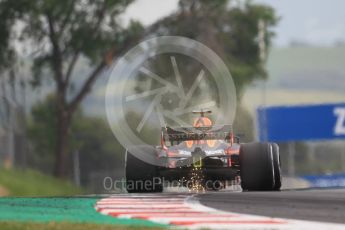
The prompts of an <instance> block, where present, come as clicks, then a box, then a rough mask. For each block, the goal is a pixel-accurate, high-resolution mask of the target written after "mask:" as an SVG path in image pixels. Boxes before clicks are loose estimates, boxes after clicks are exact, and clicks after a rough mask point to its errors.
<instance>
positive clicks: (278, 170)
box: [271, 143, 282, 191]
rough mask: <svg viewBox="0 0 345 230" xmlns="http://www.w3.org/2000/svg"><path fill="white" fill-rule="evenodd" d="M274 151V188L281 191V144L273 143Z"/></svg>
mask: <svg viewBox="0 0 345 230" xmlns="http://www.w3.org/2000/svg"><path fill="white" fill-rule="evenodd" d="M271 146H272V153H273V166H274V180H275V181H274V182H275V184H274V188H273V189H274V190H276V191H279V190H280V187H281V186H282V176H281V163H280V155H279V146H278V145H277V144H276V143H271Z"/></svg>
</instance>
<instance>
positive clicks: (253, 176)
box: [239, 143, 275, 191]
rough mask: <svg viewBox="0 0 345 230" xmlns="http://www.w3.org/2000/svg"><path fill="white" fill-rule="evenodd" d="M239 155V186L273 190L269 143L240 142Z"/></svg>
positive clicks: (256, 189)
mask: <svg viewBox="0 0 345 230" xmlns="http://www.w3.org/2000/svg"><path fill="white" fill-rule="evenodd" d="M239 157H240V175H241V187H242V189H243V190H247V191H270V190H275V174H274V160H273V150H272V145H271V144H269V143H248V144H242V145H241V147H240V154H239Z"/></svg>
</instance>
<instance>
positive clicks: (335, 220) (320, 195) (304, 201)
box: [0, 189, 345, 230]
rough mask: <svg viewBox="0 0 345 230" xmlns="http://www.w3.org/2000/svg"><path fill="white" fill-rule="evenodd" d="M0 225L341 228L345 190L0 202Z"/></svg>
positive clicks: (18, 199)
mask: <svg viewBox="0 0 345 230" xmlns="http://www.w3.org/2000/svg"><path fill="white" fill-rule="evenodd" d="M0 221H15V222H40V223H48V222H71V223H93V224H107V225H109V224H110V225H115V226H118V225H121V226H139V227H146V228H151V227H162V228H173V229H307V228H309V229H313V230H316V229H345V190H344V189H332V190H283V191H281V192H240V191H227V190H225V191H219V192H199V193H195V192H194V193H193V192H185V191H183V192H182V191H178V192H163V193H160V194H159V193H158V194H127V193H124V194H104V195H89V196H80V197H36V198H20V197H13V198H0Z"/></svg>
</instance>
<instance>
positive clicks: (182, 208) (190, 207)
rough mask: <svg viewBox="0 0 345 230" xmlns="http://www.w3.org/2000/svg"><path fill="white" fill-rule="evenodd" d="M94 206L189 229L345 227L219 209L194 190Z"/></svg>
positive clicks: (128, 196) (138, 196)
mask: <svg viewBox="0 0 345 230" xmlns="http://www.w3.org/2000/svg"><path fill="white" fill-rule="evenodd" d="M95 208H96V210H97V211H98V212H100V213H102V214H104V215H110V216H114V217H116V218H127V219H128V218H129V219H130V218H133V219H145V220H148V221H153V222H156V223H161V224H168V225H171V226H173V227H174V228H176V227H181V228H184V229H186V228H188V229H200V228H210V229H306V228H312V229H313V230H318V229H334V230H337V229H345V225H342V224H332V223H322V222H315V221H300V220H292V219H284V218H271V217H265V216H257V215H247V214H239V213H233V212H224V211H219V210H216V209H213V208H209V207H206V206H204V205H202V204H201V203H200V202H199V201H198V199H197V198H196V197H195V195H191V194H183V195H181V194H168V195H164V194H163V195H154V194H148V195H146V194H135V195H131V194H125V195H123V194H121V195H113V196H110V197H107V198H104V199H101V200H99V201H98V202H97V203H96V205H95Z"/></svg>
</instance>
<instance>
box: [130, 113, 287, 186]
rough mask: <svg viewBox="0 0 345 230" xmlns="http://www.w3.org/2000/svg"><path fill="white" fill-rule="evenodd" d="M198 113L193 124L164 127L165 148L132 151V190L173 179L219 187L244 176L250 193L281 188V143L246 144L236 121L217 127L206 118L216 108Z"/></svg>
mask: <svg viewBox="0 0 345 230" xmlns="http://www.w3.org/2000/svg"><path fill="white" fill-rule="evenodd" d="M193 113H199V114H200V117H198V118H197V119H196V120H195V122H194V125H193V127H175V128H172V127H163V128H162V131H161V145H160V146H156V147H153V146H152V147H151V146H134V147H133V149H127V150H126V163H125V164H126V165H125V171H126V189H127V191H128V192H130V193H132V192H162V191H163V187H164V183H165V182H173V181H178V182H179V183H180V185H181V184H182V186H186V187H189V188H190V187H193V186H195V184H196V183H197V184H198V185H201V187H202V188H204V189H205V190H219V189H222V188H225V185H226V183H225V182H226V181H232V180H240V182H241V187H242V189H243V190H244V191H277V190H280V187H281V183H282V178H281V170H280V157H279V147H278V145H277V144H275V143H240V140H239V137H238V136H235V135H234V133H233V131H232V126H231V125H222V126H216V125H212V122H211V120H210V119H209V118H208V117H206V116H205V114H206V113H211V111H203V110H201V111H196V112H193ZM138 154H141V155H140V156H138ZM196 180H197V182H196Z"/></svg>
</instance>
